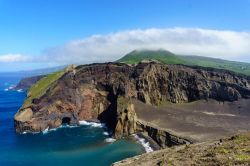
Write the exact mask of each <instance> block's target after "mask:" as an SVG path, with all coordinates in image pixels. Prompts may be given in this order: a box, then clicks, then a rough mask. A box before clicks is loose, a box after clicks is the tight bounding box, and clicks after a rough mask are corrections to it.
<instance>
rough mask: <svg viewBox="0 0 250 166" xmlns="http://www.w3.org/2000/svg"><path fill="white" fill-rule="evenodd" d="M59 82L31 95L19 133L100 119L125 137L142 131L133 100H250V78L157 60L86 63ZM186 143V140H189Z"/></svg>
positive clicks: (17, 119)
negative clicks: (167, 63) (137, 62)
mask: <svg viewBox="0 0 250 166" xmlns="http://www.w3.org/2000/svg"><path fill="white" fill-rule="evenodd" d="M56 78H57V79H53V81H51V83H50V84H49V85H47V86H46V88H43V92H42V93H39V94H40V95H37V96H34V95H33V94H32V93H30V94H29V96H28V98H27V100H26V101H25V103H24V105H23V106H22V108H20V110H19V111H18V112H17V113H16V115H15V117H14V121H15V128H16V131H17V132H24V131H25V132H39V131H43V130H45V129H47V128H49V129H51V128H56V127H58V126H60V125H62V124H63V123H67V124H78V123H79V121H80V120H89V119H99V120H100V121H102V122H105V123H106V124H107V126H108V127H109V128H110V129H111V130H112V131H113V133H114V137H117V138H120V137H123V136H127V135H130V134H132V133H135V132H136V131H141V130H142V129H143V126H142V125H139V124H138V122H139V120H138V119H140V117H139V118H138V117H137V108H136V105H135V103H134V102H133V101H134V100H136V101H141V102H142V103H144V104H146V105H148V106H161V105H162V104H164V103H179V104H181V103H190V102H194V101H200V100H206V101H208V100H210V99H214V100H216V101H220V102H234V101H239V100H243V99H244V100H248V99H249V98H250V79H249V77H247V76H244V75H238V74H236V73H233V72H229V71H225V70H217V69H210V68H201V67H188V66H183V65H165V64H161V63H156V62H147V63H139V64H138V65H136V66H130V65H126V64H122V63H104V64H91V65H83V66H78V67H72V68H70V69H69V70H66V71H64V72H62V73H59V75H58V76H57V77H56ZM34 87H36V86H34ZM33 90H34V91H35V90H36V89H33ZM149 116H150V115H149ZM144 128H147V127H144ZM143 131H145V130H143ZM148 134H149V135H150V132H148ZM166 134H167V132H166ZM166 134H165V136H169V135H166ZM168 134H169V133H168ZM170 135H171V134H170ZM181 140H184V142H185V140H186V139H181ZM165 142H166V141H165ZM164 144H165V143H164ZM166 144H167V143H166ZM164 146H165V145H164Z"/></svg>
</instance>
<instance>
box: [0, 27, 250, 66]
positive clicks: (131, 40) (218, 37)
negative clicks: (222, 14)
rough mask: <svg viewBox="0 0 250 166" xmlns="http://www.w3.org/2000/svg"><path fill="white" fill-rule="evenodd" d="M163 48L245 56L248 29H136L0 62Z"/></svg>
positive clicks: (101, 57)
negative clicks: (35, 56) (38, 54)
mask: <svg viewBox="0 0 250 166" xmlns="http://www.w3.org/2000/svg"><path fill="white" fill-rule="evenodd" d="M159 48H161V49H166V50H169V51H172V52H173V53H176V54H186V55H201V56H210V57H216V58H222V59H229V60H241V61H244V60H246V59H249V56H250V32H237V31H222V30H209V29H200V28H168V29H157V28H151V29H144V30H142V29H136V30H127V31H119V32H116V33H110V34H103V35H93V36H90V37H88V38H85V39H82V40H73V41H70V42H68V43H66V44H65V45H61V46H57V47H53V48H47V49H45V50H44V51H43V52H42V55H41V56H39V59H37V58H38V57H37V58H29V57H27V56H21V55H5V56H0V62H17V61H38V62H46V63H48V62H54V63H58V64H70V63H83V64H84V63H92V62H106V61H114V60H117V59H119V58H121V57H122V56H123V55H125V54H126V53H128V52H130V51H132V50H134V49H159Z"/></svg>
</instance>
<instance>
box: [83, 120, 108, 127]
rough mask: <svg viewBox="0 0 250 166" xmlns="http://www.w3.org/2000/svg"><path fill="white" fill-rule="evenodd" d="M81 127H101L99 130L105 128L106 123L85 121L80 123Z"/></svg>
mask: <svg viewBox="0 0 250 166" xmlns="http://www.w3.org/2000/svg"><path fill="white" fill-rule="evenodd" d="M79 124H80V125H85V126H91V127H99V128H105V127H106V125H105V123H97V122H88V121H85V120H81V121H79Z"/></svg>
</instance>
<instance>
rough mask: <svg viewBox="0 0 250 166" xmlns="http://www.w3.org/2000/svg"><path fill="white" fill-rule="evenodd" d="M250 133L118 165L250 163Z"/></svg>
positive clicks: (174, 148)
mask: <svg viewBox="0 0 250 166" xmlns="http://www.w3.org/2000/svg"><path fill="white" fill-rule="evenodd" d="M249 164H250V133H244V134H239V135H236V136H233V137H231V138H225V139H221V141H215V142H205V143H200V144H193V145H188V146H185V145H184V146H176V147H173V148H167V149H164V150H159V151H155V152H153V153H146V154H143V155H141V156H136V157H133V158H130V159H127V160H125V161H121V162H119V164H117V165H116V166H134V165H143V166H154V165H155V166H161V165H162V166H163V165H164V166H165V165H176V166H178V165H194V166H195V165H197V166H198V165H204V166H210V165H249Z"/></svg>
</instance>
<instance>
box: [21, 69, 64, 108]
mask: <svg viewBox="0 0 250 166" xmlns="http://www.w3.org/2000/svg"><path fill="white" fill-rule="evenodd" d="M64 73H65V70H61V71H57V72H54V73H52V74H48V75H47V76H46V77H44V78H42V79H41V80H40V81H38V82H37V83H36V84H34V85H33V86H32V87H31V88H30V89H29V91H28V97H27V99H26V100H25V103H24V107H26V106H28V105H30V104H31V103H32V100H33V99H36V98H39V97H41V96H42V95H43V94H44V93H45V92H46V91H47V90H48V89H49V87H50V86H51V85H52V84H53V83H54V82H55V81H57V80H58V79H59V78H60V77H61V76H62V75H63V74H64Z"/></svg>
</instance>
